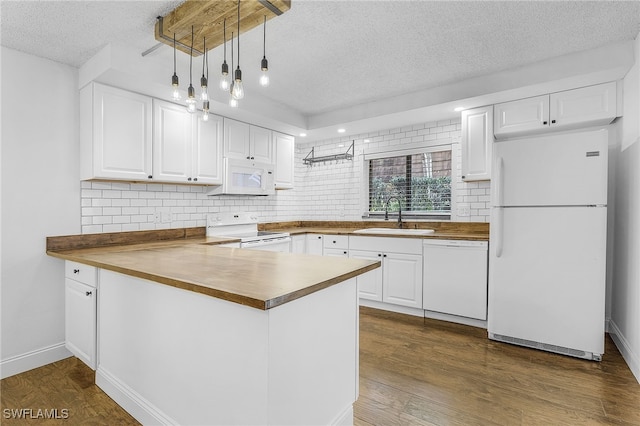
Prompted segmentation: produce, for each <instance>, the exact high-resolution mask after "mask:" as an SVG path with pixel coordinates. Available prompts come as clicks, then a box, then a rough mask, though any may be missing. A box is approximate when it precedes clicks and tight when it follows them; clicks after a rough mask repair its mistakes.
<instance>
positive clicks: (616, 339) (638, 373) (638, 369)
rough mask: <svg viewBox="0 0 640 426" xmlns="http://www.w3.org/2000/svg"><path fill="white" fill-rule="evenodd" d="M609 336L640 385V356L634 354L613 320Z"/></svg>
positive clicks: (610, 321) (610, 322) (610, 324)
mask: <svg viewBox="0 0 640 426" xmlns="http://www.w3.org/2000/svg"><path fill="white" fill-rule="evenodd" d="M609 335H610V336H611V338H612V339H613V343H615V344H616V347H617V348H618V350H619V351H620V353H621V354H622V357H623V358H624V360H625V361H626V363H627V365H628V366H629V369H630V370H631V372H632V373H633V375H634V376H635V377H636V380H637V381H638V383H640V354H637V353H634V352H633V350H632V348H631V345H630V344H629V342H628V341H627V339H626V338H625V336H624V334H622V332H621V331H620V328H618V326H617V325H616V323H615V322H614V321H613V320H609Z"/></svg>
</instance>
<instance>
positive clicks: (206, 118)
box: [202, 101, 209, 121]
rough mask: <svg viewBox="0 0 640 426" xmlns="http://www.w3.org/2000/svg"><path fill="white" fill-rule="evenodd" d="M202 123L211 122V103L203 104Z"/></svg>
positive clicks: (205, 102)
mask: <svg viewBox="0 0 640 426" xmlns="http://www.w3.org/2000/svg"><path fill="white" fill-rule="evenodd" d="M202 121H209V101H204V102H202Z"/></svg>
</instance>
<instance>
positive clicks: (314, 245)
mask: <svg viewBox="0 0 640 426" xmlns="http://www.w3.org/2000/svg"><path fill="white" fill-rule="evenodd" d="M307 254H317V255H319V256H322V235H318V234H307Z"/></svg>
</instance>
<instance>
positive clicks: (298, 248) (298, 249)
mask: <svg viewBox="0 0 640 426" xmlns="http://www.w3.org/2000/svg"><path fill="white" fill-rule="evenodd" d="M290 252H291V253H298V254H305V253H306V252H307V236H306V234H302V235H292V236H291V250H290Z"/></svg>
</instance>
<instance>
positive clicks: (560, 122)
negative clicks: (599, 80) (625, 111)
mask: <svg viewBox="0 0 640 426" xmlns="http://www.w3.org/2000/svg"><path fill="white" fill-rule="evenodd" d="M549 115H550V118H551V126H552V127H558V128H560V127H577V125H580V126H585V125H594V126H596V125H602V124H609V123H611V122H612V121H613V119H614V118H616V83H615V82H611V83H605V84H598V85H596V86H589V87H582V88H580V89H575V90H567V91H564V92H558V93H552V94H551V95H550V114H549Z"/></svg>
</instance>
